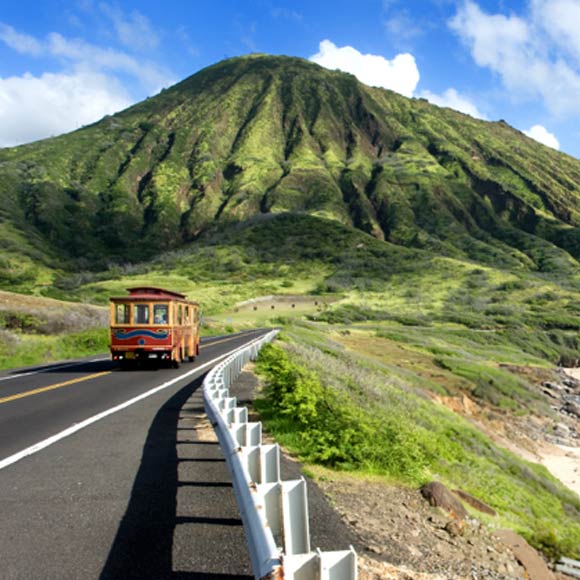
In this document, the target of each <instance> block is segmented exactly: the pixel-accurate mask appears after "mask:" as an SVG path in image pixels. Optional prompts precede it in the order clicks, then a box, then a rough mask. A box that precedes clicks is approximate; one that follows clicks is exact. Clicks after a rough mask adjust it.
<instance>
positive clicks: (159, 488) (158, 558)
mask: <svg viewBox="0 0 580 580" xmlns="http://www.w3.org/2000/svg"><path fill="white" fill-rule="evenodd" d="M260 334H261V333H260V332H259V331H258V332H253V333H248V334H245V335H236V336H233V337H224V338H221V339H206V340H205V341H204V342H203V343H202V351H201V354H200V356H199V357H198V358H197V360H196V361H195V362H194V363H186V364H183V365H182V366H181V368H180V369H162V370H158V371H155V370H136V371H129V372H121V371H120V370H118V369H117V368H116V367H115V366H114V365H112V363H111V362H110V361H109V360H103V359H101V360H88V361H82V362H79V363H75V364H67V365H55V366H49V367H45V368H43V369H21V370H19V371H12V372H9V373H1V374H0V577H1V578H2V579H3V580H9V579H10V580H11V579H27V580H34V579H37V578H38V579H41V578H42V579H45V580H49V579H55V580H56V579H58V580H65V579H77V578H83V579H85V578H99V579H101V580H105V579H118V580H121V579H123V580H125V579H133V578H134V579H137V578H139V579H148V578H155V579H164V578H168V579H169V578H170V579H189V580H194V579H202V578H207V579H208V580H211V579H214V580H219V579H222V578H223V579H225V578H250V577H251V568H250V564H249V559H248V555H247V547H246V543H245V538H244V534H243V528H242V525H241V520H240V518H239V510H238V508H237V505H236V503H235V498H234V496H233V491H232V487H231V480H230V478H229V474H228V471H227V467H226V464H225V461H224V459H223V457H222V455H221V451H220V448H219V446H218V445H217V444H216V443H213V442H209V441H205V440H200V439H199V438H198V436H197V433H198V431H197V429H196V426H197V423H198V422H199V421H202V420H203V404H202V399H201V392H200V391H201V389H200V386H201V381H202V380H203V376H204V375H205V373H207V371H208V370H209V369H210V368H211V366H213V364H215V363H214V362H212V361H215V360H216V359H217V358H219V357H221V356H222V355H224V354H226V353H228V352H230V351H232V350H233V349H235V348H237V347H239V346H241V345H242V344H244V343H245V342H248V341H249V340H250V339H252V338H255V337H257V336H258V335H260ZM155 388H157V389H158V390H157V391H156V392H155V391H154V392H153V394H151V395H150V396H147V397H146V398H143V399H141V400H138V401H136V402H134V403H133V404H130V405H128V406H126V407H125V408H119V409H118V410H116V411H115V412H113V413H111V414H107V413H108V412H110V410H111V409H114V408H115V407H121V406H122V405H123V404H125V403H126V402H127V401H130V400H132V399H135V398H136V397H139V396H140V395H142V394H144V393H148V392H150V391H152V390H153V389H155ZM95 419H98V420H95ZM91 421H94V422H91ZM75 425H76V426H77V427H75ZM79 425H80V426H82V428H80V429H78V426H79ZM83 425H84V426H83ZM75 429H78V430H76V431H75ZM66 430H68V431H72V434H70V435H69V436H66V437H64V438H62V439H60V440H58V441H56V442H54V443H51V444H50V445H48V443H49V442H50V438H53V437H54V436H56V435H57V434H59V433H63V431H64V432H66ZM41 442H45V444H47V446H46V447H45V448H42V449H41V450H39V451H37V452H34V453H32V454H30V455H26V456H22V455H23V454H22V452H23V450H26V449H29V450H30V448H31V446H34V445H36V444H38V443H41ZM41 447H42V445H41ZM15 459H17V461H15Z"/></svg>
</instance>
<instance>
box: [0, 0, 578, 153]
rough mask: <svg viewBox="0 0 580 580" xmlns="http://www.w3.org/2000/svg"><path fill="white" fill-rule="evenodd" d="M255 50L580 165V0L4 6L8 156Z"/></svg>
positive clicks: (0, 50)
mask: <svg viewBox="0 0 580 580" xmlns="http://www.w3.org/2000/svg"><path fill="white" fill-rule="evenodd" d="M255 52H260V53H268V54H284V55H288V56H297V57H301V58H306V59H310V60H312V61H313V62H316V63H318V64H320V65H322V66H324V67H327V68H330V69H340V70H344V71H347V72H350V73H352V74H354V75H356V76H357V77H358V78H359V80H361V81H362V82H364V83H366V84H369V85H372V86H379V87H384V88H387V89H391V90H393V91H397V92H399V93H401V94H403V95H405V96H407V97H415V98H426V99H428V100H429V101H431V102H432V103H434V104H436V105H439V106H445V107H451V108H454V109H456V110H459V111H461V112H463V113H466V114H469V115H471V116H473V117H477V118H480V119H484V120H489V121H498V120H500V119H503V120H504V121H506V122H507V123H509V124H510V125H512V126H513V127H515V128H516V129H518V130H520V131H523V132H525V133H526V134H528V135H529V136H530V137H532V138H534V139H536V140H537V141H540V142H541V143H544V144H545V145H547V146H549V147H552V148H554V149H558V150H560V151H563V152H564V153H567V154H569V155H572V156H574V157H576V158H580V138H579V137H580V0H520V1H517V0H513V1H508V0H422V1H420V0H332V1H329V0H315V1H313V0H296V1H294V2H291V1H285V0H207V1H206V0H161V1H160V0H156V1H152V0H123V1H115V0H102V1H101V0H17V1H10V0H0V147H11V146H14V145H18V144H22V143H28V142H31V141H35V140H37V139H42V138H45V137H51V136H54V135H58V134H61V133H65V132H68V131H72V130H75V129H78V128H79V127H81V126H83V125H87V124H89V123H92V122H94V121H97V120H99V119H101V118H102V117H103V116H105V115H107V114H112V113H114V112H117V111H120V110H122V109H124V108H126V107H128V106H130V105H132V104H134V103H136V102H139V101H141V100H143V99H145V98H146V97H148V96H153V95H155V94H156V93H158V92H159V91H160V90H161V89H163V88H166V87H169V86H171V85H172V84H174V83H176V82H178V81H180V80H183V79H184V78H186V77H188V76H190V75H192V74H194V73H196V72H197V71H199V70H201V69H203V68H205V67H206V66H209V65H211V64H214V63H216V62H218V61H220V60H222V59H224V58H230V57H234V56H239V55H244V54H249V53H255Z"/></svg>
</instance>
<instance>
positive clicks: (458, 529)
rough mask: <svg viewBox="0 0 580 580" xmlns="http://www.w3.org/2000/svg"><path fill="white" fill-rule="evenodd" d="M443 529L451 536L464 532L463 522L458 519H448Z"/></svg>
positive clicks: (454, 536)
mask: <svg viewBox="0 0 580 580" xmlns="http://www.w3.org/2000/svg"><path fill="white" fill-rule="evenodd" d="M445 531H446V532H447V533H448V534H449V535H450V536H451V537H453V538H456V537H457V536H462V535H463V532H464V526H463V522H461V521H459V520H450V521H448V522H447V524H446V525H445Z"/></svg>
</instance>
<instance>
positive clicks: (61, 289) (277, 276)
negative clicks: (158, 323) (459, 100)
mask: <svg viewBox="0 0 580 580" xmlns="http://www.w3.org/2000/svg"><path fill="white" fill-rule="evenodd" d="M579 194H580V161H578V160H576V159H573V158H571V157H569V156H566V155H564V154H561V153H558V152H556V151H554V150H551V149H549V148H547V147H544V146H542V145H540V144H538V143H536V142H534V141H532V140H531V139H529V138H527V137H526V136H525V135H523V134H522V133H520V132H518V131H516V130H514V129H513V128H511V127H509V126H508V125H507V124H506V123H504V122H502V121H499V122H497V123H489V122H485V121H480V120H476V119H473V118H471V117H469V116H466V115H462V114H460V113H457V112H455V111H452V110H449V109H440V108H438V107H435V106H433V105H431V104H429V103H428V102H426V101H424V100H421V99H419V100H416V99H407V98H405V97H402V96H400V95H397V94H395V93H392V92H389V91H385V90H382V89H377V88H371V87H368V86H365V85H363V84H361V83H359V82H358V81H357V80H356V79H355V78H354V77H353V76H351V75H348V74H344V73H341V72H337V71H328V70H325V69H322V68H320V67H318V66H317V65H314V64H312V63H309V62H307V61H303V60H300V59H294V58H287V57H270V56H263V55H253V56H248V57H243V58H236V59H231V60H227V61H224V62H221V63H218V64H216V65H214V66H212V67H210V68H208V69H205V70H203V71H201V72H199V73H197V74H196V75H194V76H192V77H190V78H188V79H186V80H184V81H183V82H181V83H179V84H177V85H175V86H174V87H171V88H170V89H167V90H165V91H163V92H162V93H161V94H160V95H158V96H156V97H153V98H150V99H148V100H146V101H145V102H143V103H140V104H138V105H135V106H134V107H132V108H130V109H128V110H126V111H123V112H121V113H119V114H117V115H114V116H111V117H107V118H105V119H103V120H102V121H100V122H98V123H96V124H94V125H91V126H88V127H84V128H82V129H80V130H78V131H76V132H74V133H71V134H69V135H63V136H60V137H57V138H53V139H47V140H45V141H41V142H38V143H33V144H30V145H26V146H22V147H16V148H10V149H1V150H0V201H1V202H2V203H0V288H4V289H6V290H11V291H15V292H20V293H24V294H34V295H37V296H43V297H52V298H58V299H61V300H69V301H70V300H72V301H76V302H83V303H91V304H94V305H105V304H106V303H107V300H108V297H109V296H111V295H118V294H122V293H123V291H124V289H125V288H127V287H130V286H140V285H153V286H162V287H167V288H172V289H174V290H176V291H179V292H184V293H186V294H188V295H189V296H190V297H192V298H195V299H197V300H199V301H200V302H201V304H202V306H203V311H204V318H205V327H204V332H223V331H224V330H231V329H236V328H242V327H244V326H255V325H258V324H260V325H266V324H270V325H274V324H275V325H279V326H283V327H284V328H285V332H284V334H283V336H284V342H283V343H282V346H283V348H278V347H274V348H272V349H271V350H270V351H269V352H268V351H267V352H266V353H265V355H264V358H263V360H262V363H261V366H262V373H263V374H264V376H265V377H267V379H268V381H269V385H270V386H269V387H267V389H266V393H265V396H264V400H263V401H262V402H261V403H260V404H261V408H260V410H261V412H262V414H263V417H264V419H265V420H266V421H267V423H268V425H269V428H270V429H271V430H272V431H274V432H275V433H276V434H277V436H278V437H279V438H280V440H281V441H282V442H284V444H285V445H287V446H288V447H289V448H291V449H292V450H293V451H295V452H296V453H297V454H298V455H300V456H301V457H302V458H303V459H304V460H305V461H309V462H315V463H322V464H324V465H327V466H330V467H332V468H334V469H343V470H353V471H357V472H360V473H366V474H373V475H377V474H378V475H380V476H381V477H386V478H387V480H388V481H397V482H399V483H404V484H405V485H415V486H416V485H418V484H420V483H422V482H423V481H425V480H426V479H427V478H430V477H437V478H439V479H440V480H442V481H444V482H446V483H449V484H453V485H460V484H463V485H464V487H465V488H466V489H467V490H468V491H469V492H471V493H473V494H474V495H477V496H478V497H480V498H481V499H482V500H484V501H486V502H488V503H489V504H490V505H491V506H492V507H494V508H495V509H497V510H498V512H500V514H501V522H502V524H503V525H509V526H511V527H514V528H516V529H518V530H519V531H521V532H522V533H524V535H526V537H528V538H529V539H530V541H532V542H533V543H534V545H536V546H539V547H541V548H542V549H543V550H544V551H545V552H546V553H547V554H550V555H552V556H554V555H557V554H560V553H565V554H567V555H573V556H577V557H578V556H580V527H579V524H578V521H579V520H580V503H579V500H578V498H577V497H575V496H574V495H573V494H571V493H569V492H568V491H567V490H565V489H564V488H563V487H562V486H561V485H560V484H559V483H558V482H557V481H555V480H554V479H553V478H552V477H551V476H550V475H549V474H548V473H547V472H546V470H544V469H543V468H538V467H537V466H532V465H531V464H527V463H524V462H522V461H521V460H519V459H518V458H516V457H515V456H512V455H511V454H509V453H507V452H506V451H505V450H503V449H501V447H500V446H498V445H497V443H494V442H493V441H492V440H491V439H490V438H489V437H488V436H487V435H486V434H484V433H482V432H481V431H480V430H479V428H478V426H477V425H476V424H475V423H468V422H467V421H465V420H464V419H463V418H460V417H458V415H457V414H453V413H451V411H448V410H447V409H445V408H444V406H443V405H441V401H448V400H453V401H455V402H456V403H457V402H458V401H465V400H467V401H468V402H469V404H471V405H474V406H475V407H476V408H477V409H478V418H479V419H481V421H482V422H483V423H486V421H488V422H489V424H493V425H499V424H503V425H505V424H513V425H516V424H523V423H522V422H526V421H528V422H529V423H534V424H535V423H536V422H538V421H541V423H542V428H543V429H544V430H545V432H546V433H548V432H549V431H550V429H551V427H552V426H553V424H554V423H555V422H557V421H558V420H559V419H558V417H557V416H556V413H555V411H554V409H552V408H551V406H550V402H549V401H548V400H547V399H546V397H545V396H544V395H543V394H542V393H541V391H540V389H539V388H538V384H537V381H536V382H534V380H533V379H532V378H530V376H529V375H527V374H526V372H525V369H528V370H529V369H532V374H533V373H536V374H537V375H538V376H544V375H543V374H542V373H549V372H551V369H553V368H554V366H555V365H565V366H575V365H577V364H578V362H579V361H580V345H579V342H578V331H579V330H580V291H579V290H580V278H579V273H580V270H579V268H578V259H579V258H580V238H579V231H580V230H579V226H580V195H579ZM284 295H286V296H289V297H290V296H291V297H293V298H292V300H295V301H296V304H294V303H292V305H291V306H290V305H289V302H286V303H285V304H286V305H285V306H282V303H281V302H276V298H274V299H273V300H272V301H271V303H270V305H269V307H268V308H269V310H268V311H267V312H266V311H265V309H264V308H263V307H258V306H254V307H253V308H249V307H247V306H240V304H242V303H244V302H245V301H248V300H252V299H256V298H260V297H265V296H274V297H280V296H284ZM289 300H290V299H289ZM299 300H302V301H303V302H302V303H303V305H306V303H308V306H303V307H302V306H301V305H300V304H301V303H300V302H299ZM14 302H15V304H14V305H13V306H10V307H6V308H5V309H4V310H5V312H9V314H6V313H5V312H4V313H3V312H0V321H3V322H2V325H3V326H4V330H3V333H2V334H0V364H1V365H2V366H4V367H7V366H15V364H16V361H20V363H19V364H24V362H33V359H34V361H40V360H49V359H51V358H54V357H60V356H68V354H57V353H56V351H55V350H54V349H53V347H52V346H50V345H48V346H47V344H46V341H47V340H50V339H49V338H47V337H46V336H44V335H45V334H46V330H47V328H52V330H53V331H54V333H57V334H59V335H60V336H61V337H62V336H65V337H68V338H67V340H68V341H69V342H72V344H78V345H84V346H83V348H84V349H85V351H87V350H89V351H90V350H91V349H92V350H94V351H96V350H99V349H101V350H102V349H103V348H104V347H105V345H106V341H107V337H106V330H105V329H104V328H103V327H102V325H101V329H100V330H99V329H97V330H94V328H92V326H94V324H93V323H94V320H95V319H93V322H92V323H91V325H89V326H91V328H89V327H86V328H85V334H84V335H83V336H77V337H72V338H71V337H70V336H69V335H70V333H71V332H72V331H73V329H74V324H72V325H70V324H68V325H64V326H63V325H61V326H58V325H56V326H55V323H54V320H53V319H52V318H51V317H50V316H49V315H46V314H43V313H39V311H38V310H36V311H34V312H32V311H31V310H30V308H29V307H25V306H22V305H20V306H19V305H18V304H16V301H14ZM254 304H260V303H254ZM295 306H298V307H296V308H295ZM27 308H28V309H27ZM69 320H71V319H70V317H69ZM49 323H50V324H49ZM77 326H78V325H77ZM27 341H32V342H33V343H34V344H35V346H34V347H33V348H32V349H29V348H28V347H27V345H28V344H30V343H29V342H27ZM61 342H62V341H59V344H60V343H61ZM67 344H68V343H67ZM15 345H24V347H23V349H22V350H23V352H27V353H30V352H31V351H34V353H35V354H34V356H32V358H30V357H29V358H26V359H23V358H20V359H14V358H13V356H12V355H13V353H14V352H15V348H16V347H15ZM80 350H81V349H80V346H79V352H80ZM59 352H60V351H59ZM67 352H68V351H67ZM34 357H36V358H34ZM274 371H281V375H282V379H283V380H281V382H279V383H277V382H276V373H274ZM329 408H330V409H332V413H330V414H329V413H328V409H329ZM273 410H277V411H281V412H282V419H280V418H278V419H277V418H276V417H275V416H274V415H273V414H272V411H273ZM492 419H493V421H495V422H493V421H492ZM346 423H349V424H351V423H352V425H353V427H348V426H347V425H346ZM486 424H487V423H486ZM297 428H299V430H298V431H297ZM466 466H469V469H468V475H465V474H466ZM494 525H495V524H494Z"/></svg>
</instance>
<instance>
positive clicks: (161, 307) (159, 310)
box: [153, 304, 169, 324]
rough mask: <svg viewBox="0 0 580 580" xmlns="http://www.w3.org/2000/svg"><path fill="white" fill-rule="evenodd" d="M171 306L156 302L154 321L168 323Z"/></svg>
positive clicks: (155, 322)
mask: <svg viewBox="0 0 580 580" xmlns="http://www.w3.org/2000/svg"><path fill="white" fill-rule="evenodd" d="M168 313H169V307H168V306H167V304H155V305H154V306H153V323H154V324H167V321H168Z"/></svg>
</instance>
